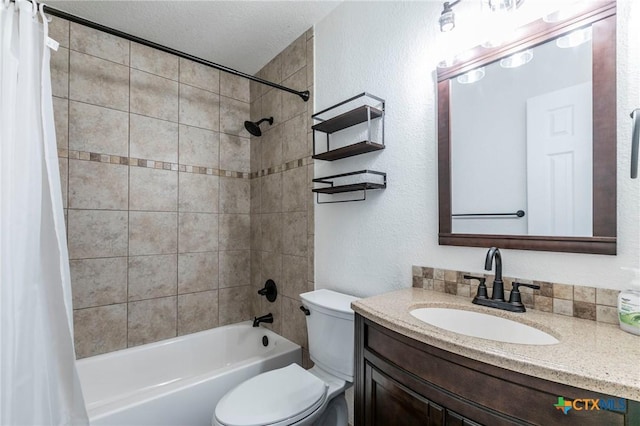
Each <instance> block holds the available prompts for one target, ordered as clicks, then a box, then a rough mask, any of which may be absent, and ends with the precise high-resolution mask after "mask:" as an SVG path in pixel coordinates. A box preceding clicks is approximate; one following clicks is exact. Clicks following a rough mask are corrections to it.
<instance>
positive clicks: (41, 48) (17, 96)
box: [0, 0, 88, 426]
mask: <svg viewBox="0 0 640 426" xmlns="http://www.w3.org/2000/svg"><path fill="white" fill-rule="evenodd" d="M0 1H1V3H0V49H1V50H0V54H1V55H0V424H1V425H12V426H13V425H57V424H70V425H82V424H88V420H87V413H86V410H85V407H84V400H83V397H82V391H81V388H80V382H79V380H78V374H77V371H76V367H75V354H74V349H73V337H72V336H73V321H72V313H71V288H70V277H69V260H68V252H67V244H66V239H65V224H64V214H63V209H62V195H61V194H62V193H61V190H60V175H59V172H58V158H57V150H56V138H55V130H54V123H53V105H52V98H51V76H50V70H49V48H48V47H46V46H45V42H44V40H45V39H46V37H47V23H46V22H43V18H44V15H43V14H42V13H41V12H39V11H38V10H37V9H38V7H37V5H35V2H34V3H30V2H27V1H26V0H16V2H15V3H10V2H9V1H8V0H0Z"/></svg>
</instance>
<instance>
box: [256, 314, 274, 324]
mask: <svg viewBox="0 0 640 426" xmlns="http://www.w3.org/2000/svg"><path fill="white" fill-rule="evenodd" d="M261 322H267V323H273V314H271V312H269V313H268V314H267V315H263V316H261V317H253V326H254V327H258V326H259V325H260V323H261Z"/></svg>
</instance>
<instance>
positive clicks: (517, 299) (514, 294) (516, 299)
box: [509, 281, 540, 305]
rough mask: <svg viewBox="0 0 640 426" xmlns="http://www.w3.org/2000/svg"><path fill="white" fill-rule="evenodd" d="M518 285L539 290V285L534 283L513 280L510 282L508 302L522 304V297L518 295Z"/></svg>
mask: <svg viewBox="0 0 640 426" xmlns="http://www.w3.org/2000/svg"><path fill="white" fill-rule="evenodd" d="M520 287H529V288H533V289H535V290H540V286H539V285H536V284H525V283H519V282H515V281H514V283H513V284H512V288H511V294H510V295H509V303H511V304H512V305H522V298H521V296H520Z"/></svg>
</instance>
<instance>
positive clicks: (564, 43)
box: [556, 27, 593, 49]
mask: <svg viewBox="0 0 640 426" xmlns="http://www.w3.org/2000/svg"><path fill="white" fill-rule="evenodd" d="M592 35H593V32H592V30H591V27H587V28H581V29H579V30H575V31H572V32H570V33H569V34H567V35H564V36H562V37H559V38H558V39H557V40H556V46H558V47H559V48H561V49H568V48H570V47H576V46H580V45H581V44H582V43H586V42H588V41H589V40H591V38H592Z"/></svg>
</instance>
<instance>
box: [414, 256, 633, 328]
mask: <svg viewBox="0 0 640 426" xmlns="http://www.w3.org/2000/svg"><path fill="white" fill-rule="evenodd" d="M467 274H469V275H474V276H483V277H485V278H486V279H487V280H486V284H487V287H488V288H489V289H491V288H492V287H493V278H494V276H493V275H488V274H477V273H471V272H462V271H454V270H448V269H438V268H430V267H425V266H413V267H412V275H413V287H415V288H424V289H426V290H433V291H438V292H441V293H449V294H453V295H457V296H463V297H468V298H469V299H472V298H473V297H475V295H476V293H477V291H478V281H477V280H466V279H465V278H464V275H467ZM502 280H503V281H504V284H505V286H504V290H505V293H506V294H507V295H508V291H510V290H511V285H512V283H513V282H514V281H517V282H521V283H527V284H537V285H539V286H540V290H533V289H530V288H528V287H520V293H521V295H522V303H524V305H525V306H526V307H527V309H536V310H539V311H543V312H551V313H554V314H558V315H565V316H570V317H576V318H582V319H586V320H591V321H598V322H603V323H609V324H618V308H617V306H618V293H620V292H619V291H618V290H611V289H606V288H596V287H584V286H578V285H575V286H574V285H570V284H560V283H549V282H545V281H532V280H528V279H524V278H510V277H502ZM489 294H491V293H489Z"/></svg>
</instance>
